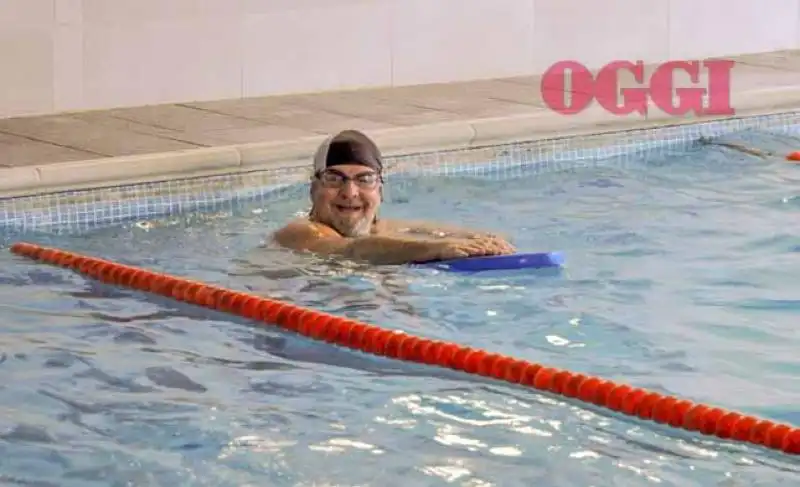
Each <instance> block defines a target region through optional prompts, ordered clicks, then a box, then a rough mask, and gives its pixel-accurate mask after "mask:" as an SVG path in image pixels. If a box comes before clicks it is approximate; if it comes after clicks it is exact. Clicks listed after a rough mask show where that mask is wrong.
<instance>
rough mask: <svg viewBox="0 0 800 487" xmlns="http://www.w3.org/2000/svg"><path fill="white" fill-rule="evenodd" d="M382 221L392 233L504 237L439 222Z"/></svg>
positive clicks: (432, 235)
mask: <svg viewBox="0 0 800 487" xmlns="http://www.w3.org/2000/svg"><path fill="white" fill-rule="evenodd" d="M382 223H383V224H384V225H385V227H384V228H386V229H387V230H388V231H389V232H391V233H398V234H404V233H411V234H414V233H415V234H421V235H428V236H431V237H439V238H477V237H502V236H501V235H498V234H496V233H492V232H482V231H478V230H472V229H469V228H463V227H458V226H454V225H446V224H443V223H437V222H426V221H419V220H382Z"/></svg>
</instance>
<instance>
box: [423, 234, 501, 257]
mask: <svg viewBox="0 0 800 487" xmlns="http://www.w3.org/2000/svg"><path fill="white" fill-rule="evenodd" d="M431 250H432V254H433V255H432V257H431V260H449V259H460V258H465V257H478V256H488V255H509V254H513V253H514V252H516V249H515V248H514V246H513V245H511V244H510V243H508V242H506V241H505V240H503V239H501V238H499V237H489V236H482V235H478V236H475V237H473V238H465V239H461V238H455V239H453V238H451V239H442V240H440V241H436V242H431Z"/></svg>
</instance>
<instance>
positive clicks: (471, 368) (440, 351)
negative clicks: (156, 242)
mask: <svg viewBox="0 0 800 487" xmlns="http://www.w3.org/2000/svg"><path fill="white" fill-rule="evenodd" d="M11 251H12V252H13V253H15V254H17V255H20V256H24V257H27V258H29V259H32V260H37V261H42V262H46V263H48V264H52V265H56V266H60V267H64V268H69V269H72V270H73V271H76V272H78V273H80V274H83V275H86V276H89V277H92V278H94V279H97V280H99V281H102V282H105V283H108V284H113V285H119V286H125V287H129V288H132V289H136V290H139V291H145V292H149V293H153V294H158V295H161V296H165V297H168V298H172V299H175V300H178V301H182V302H186V303H190V304H194V305H197V306H202V307H205V308H210V309H213V310H216V311H222V312H227V313H231V314H236V315H239V316H242V317H245V318H249V319H253V320H256V321H261V322H265V323H267V324H271V325H277V326H278V327H280V328H282V329H284V330H287V331H291V332H295V333H299V334H301V335H303V336H305V337H308V338H312V339H314V340H320V341H325V342H328V343H332V344H336V345H340V346H343V347H347V348H350V349H354V350H358V351H362V352H366V353H370V354H373V355H378V356H383V357H389V358H393V359H397V360H403V361H408V362H415V363H419V364H425V365H433V366H439V367H445V368H450V369H454V370H459V371H462V372H466V373H468V374H476V375H480V376H484V377H492V378H494V379H498V380H502V381H506V382H510V383H513V384H518V385H522V386H527V387H532V388H534V389H537V390H540V391H544V392H549V393H552V394H557V395H561V396H564V397H567V398H572V399H578V400H580V401H583V402H586V403H589V404H594V405H596V406H600V407H604V408H607V409H610V410H612V411H615V412H619V413H622V414H626V415H629V416H634V417H638V418H640V419H643V420H649V421H654V422H656V423H659V424H664V425H669V426H672V427H674V428H681V429H684V430H686V431H691V432H697V433H700V434H703V435H707V436H716V437H717V438H720V439H723V440H732V441H740V442H745V443H750V444H754V445H760V446H764V447H767V448H771V449H774V450H780V451H782V452H784V453H788V454H792V455H797V454H800V429H798V428H795V427H792V426H789V425H785V424H778V423H774V422H772V421H769V420H766V419H759V418H757V417H754V416H748V415H745V414H740V413H737V412H733V411H727V410H724V409H721V408H718V407H713V406H708V405H705V404H699V403H694V402H691V401H688V400H684V399H680V398H677V397H672V396H669V395H662V394H659V393H656V392H651V391H648V390H645V389H641V388H637V387H631V386H628V385H625V384H618V383H615V382H612V381H608V380H603V379H601V378H598V377H593V376H589V375H584V374H578V373H573V372H570V371H567V370H560V369H557V368H553V367H547V366H544V365H541V364H537V363H532V362H528V361H526V360H520V359H516V358H513V357H509V356H504V355H499V354H495V353H490V352H487V351H484V350H481V349H477V348H470V347H464V346H461V345H458V344H455V343H449V342H442V341H437V340H430V339H426V338H420V337H416V336H414V335H410V334H407V333H405V332H399V331H394V330H385V329H382V328H380V327H377V326H374V325H370V324H367V323H362V322H359V321H355V320H351V319H347V318H343V317H339V316H335V315H330V314H326V313H323V312H320V311H316V310H312V309H308V308H303V307H300V306H296V305H293V304H289V303H285V302H281V301H275V300H271V299H267V298H263V297H260V296H255V295H251V294H247V293H243V292H238V291H233V290H230V289H225V288H221V287H215V286H211V285H208V284H204V283H202V282H196V281H192V280H189V279H184V278H181V277H175V276H171V275H168V274H162V273H157V272H153V271H149V270H146V269H141V268H137V267H133V266H128V265H123V264H120V263H117V262H112V261H108V260H104V259H99V258H95V257H89V256H85V255H80V254H76V253H72V252H69V251H65V250H60V249H55V248H48V247H41V246H38V245H35V244H30V243H24V242H20V243H15V244H14V245H13V246H12V247H11Z"/></svg>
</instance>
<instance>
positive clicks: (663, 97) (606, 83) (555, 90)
mask: <svg viewBox="0 0 800 487" xmlns="http://www.w3.org/2000/svg"><path fill="white" fill-rule="evenodd" d="M734 64H735V62H734V61H731V60H725V59H719V60H706V61H669V62H666V63H662V64H659V65H658V66H657V67H656V69H655V70H654V71H653V73H652V74H651V75H650V77H649V79H647V80H645V72H644V66H645V65H644V62H643V61H637V62H635V63H634V62H631V61H613V62H611V63H609V64H607V65H605V66H603V68H602V69H600V70H599V71H598V72H597V75H596V76H595V75H593V74H592V72H591V71H589V69H588V68H586V66H584V65H583V64H581V63H579V62H577V61H561V62H558V63H555V64H554V65H552V66H550V68H549V69H548V70H547V71H545V73H544V75H543V76H542V82H541V94H542V99H543V100H544V102H545V104H546V105H547V106H548V107H549V108H550V109H552V110H554V111H556V112H559V113H561V114H564V115H574V114H576V113H580V112H581V111H583V110H585V109H586V107H588V106H589V104H590V103H591V102H592V101H593V100H597V102H598V103H599V104H600V105H601V106H602V107H603V108H604V109H605V110H607V111H609V112H611V113H613V114H616V115H628V114H630V113H634V112H637V113H639V114H641V115H646V114H647V107H648V105H649V103H648V101H649V100H652V101H653V103H654V104H655V106H657V107H658V108H660V109H661V110H663V111H664V112H666V113H668V114H670V115H678V116H681V115H686V114H688V113H690V112H694V114H695V115H698V116H699V115H734V114H735V113H736V112H735V110H734V109H733V107H731V99H730V98H731V90H730V86H731V69H733V66H734ZM702 69H705V71H706V72H707V73H708V83H707V86H700V74H701V70H702ZM622 70H627V71H628V72H630V73H631V74H632V75H633V77H634V79H635V80H636V82H637V83H638V84H639V85H640V86H638V87H631V88H621V89H620V87H619V76H618V75H619V72H620V71H622ZM680 71H682V72H684V73H685V74H686V75H688V77H689V80H690V81H691V83H692V84H693V85H697V86H691V87H680V88H676V87H675V74H676V73H677V72H680ZM568 75H569V79H570V81H571V86H569V87H568V86H567V76H568ZM568 96H569V98H570V100H567V97H568ZM620 96H621V98H622V103H621V104H620V103H619V101H618V99H619V98H620ZM704 98H707V99H708V104H705V103H704Z"/></svg>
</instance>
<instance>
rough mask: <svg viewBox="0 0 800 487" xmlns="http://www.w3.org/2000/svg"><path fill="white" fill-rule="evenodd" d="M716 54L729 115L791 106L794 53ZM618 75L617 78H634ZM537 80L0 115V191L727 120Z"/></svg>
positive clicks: (795, 97)
mask: <svg viewBox="0 0 800 487" xmlns="http://www.w3.org/2000/svg"><path fill="white" fill-rule="evenodd" d="M726 59H731V60H734V61H735V62H736V64H735V66H734V68H733V70H732V74H731V95H730V96H731V104H732V106H733V108H734V109H735V110H736V116H748V115H756V114H767V113H778V112H787V111H793V110H797V109H800V51H778V52H772V53H763V54H752V55H744V56H737V57H727V58H726ZM652 69H653V67H652V66H651V67H648V72H651V71H652ZM621 77H622V81H621V85H622V86H623V87H625V86H639V85H638V84H637V83H636V82H635V81H634V80H633V78H632V76H631V75H630V74H622V75H621ZM704 78H705V76H704ZM540 82H541V77H540V76H519V77H511V78H503V79H492V80H476V81H469V82H457V83H446V84H435V85H419V86H410V87H395V88H369V89H358V90H348V91H337V92H325V93H312V94H294V95H282V96H268V97H261V98H247V99H236V100H220V101H210V102H195V103H176V104H166V105H156V106H146V107H134V108H119V109H111V110H98V111H87V112H72V113H60V114H56V115H47V116H33V117H17V118H6V119H0V196H2V197H9V196H22V195H29V194H38V193H46V192H51V191H58V190H67V189H85V188H92V187H98V186H105V185H108V184H109V183H111V184H125V183H134V182H141V181H147V180H153V179H162V180H163V179H172V178H178V177H185V176H187V175H211V174H220V173H225V172H237V171H244V170H255V169H261V168H267V167H278V166H281V165H286V164H291V165H294V164H308V161H310V158H311V156H312V153H313V151H314V149H315V148H316V146H317V144H318V143H319V142H320V141H321V140H322V139H323V138H324V137H325V136H326V135H327V134H330V133H332V132H335V131H337V130H341V129H345V128H355V129H360V130H363V131H365V132H366V133H368V134H369V135H371V136H372V137H374V138H375V139H376V141H377V142H378V144H379V145H380V146H381V148H382V150H383V151H384V153H385V154H386V155H392V154H397V153H403V152H417V151H426V150H440V149H448V148H469V147H475V146H485V145H490V144H497V143H504V142H512V141H516V140H536V139H543V138H550V137H559V136H570V135H578V134H589V133H597V132H608V131H617V130H627V129H636V128H645V127H654V126H662V125H673V124H677V123H694V122H698V121H702V120H712V119H718V118H726V117H724V116H717V117H714V116H702V117H698V116H696V115H686V116H672V115H669V114H667V113H665V112H663V111H662V110H660V109H658V108H657V107H655V106H653V105H652V103H651V105H650V108H648V111H647V113H646V114H645V115H640V114H637V113H634V114H630V115H625V116H621V115H615V114H613V113H609V112H608V111H606V110H604V109H603V108H602V107H600V106H599V104H598V103H597V102H593V103H592V104H591V105H590V106H589V108H587V109H586V110H585V111H584V112H582V113H580V114H577V115H569V116H566V115H561V114H558V113H557V112H555V111H553V110H551V109H550V108H548V107H547V106H546V104H545V103H544V101H543V98H542V95H541V89H540ZM688 83H689V80H688V77H687V79H686V80H683V81H678V82H677V84H678V85H684V86H689V84H688ZM701 83H702V84H701V86H705V80H704V79H703V80H701Z"/></svg>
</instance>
